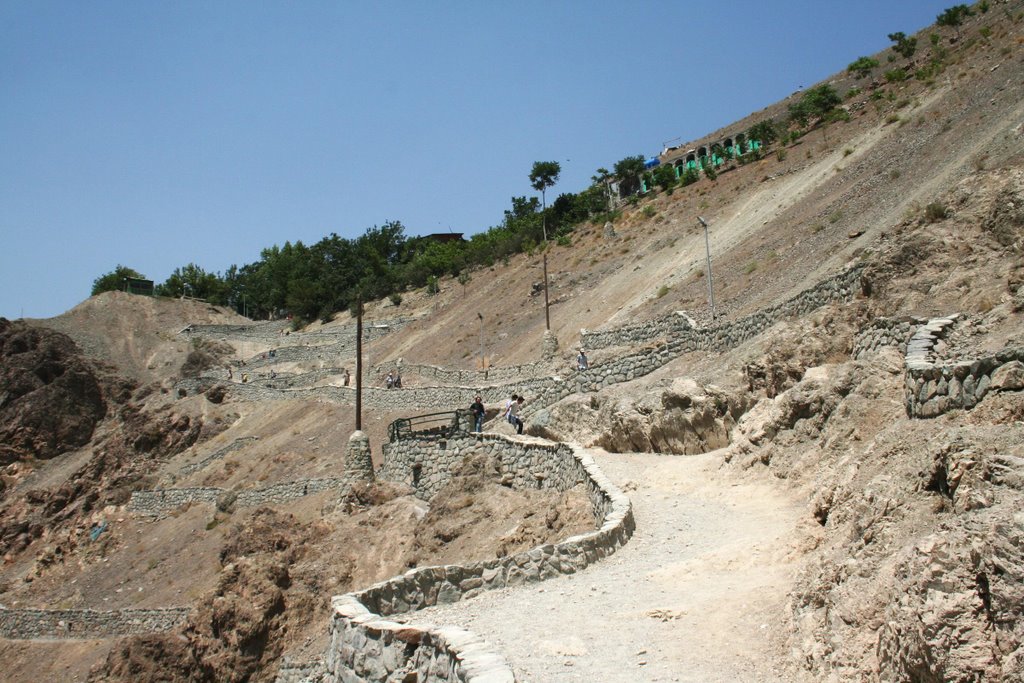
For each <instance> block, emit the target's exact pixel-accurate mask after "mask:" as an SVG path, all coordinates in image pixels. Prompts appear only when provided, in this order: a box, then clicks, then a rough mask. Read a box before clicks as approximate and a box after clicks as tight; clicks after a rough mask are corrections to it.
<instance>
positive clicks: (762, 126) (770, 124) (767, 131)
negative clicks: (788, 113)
mask: <svg viewBox="0 0 1024 683" xmlns="http://www.w3.org/2000/svg"><path fill="white" fill-rule="evenodd" d="M747 139H748V140H751V141H753V140H759V141H760V142H761V143H762V144H765V145H770V144H772V143H773V142H775V141H776V140H778V139H779V129H778V127H777V126H776V125H775V122H774V121H772V120H771V119H765V120H764V121H758V122H757V123H755V124H754V125H753V126H751V127H750V130H748V131H747Z"/></svg>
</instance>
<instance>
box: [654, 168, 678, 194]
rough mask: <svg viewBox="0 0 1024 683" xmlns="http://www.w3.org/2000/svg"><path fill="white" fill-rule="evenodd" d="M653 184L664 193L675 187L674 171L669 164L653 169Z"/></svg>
mask: <svg viewBox="0 0 1024 683" xmlns="http://www.w3.org/2000/svg"><path fill="white" fill-rule="evenodd" d="M654 182H655V184H656V185H657V186H658V187H660V188H661V189H662V190H665V191H666V192H667V191H668V190H670V189H671V188H673V187H675V184H676V171H675V169H674V168H672V166H670V165H669V164H663V165H661V166H658V168H656V169H654Z"/></svg>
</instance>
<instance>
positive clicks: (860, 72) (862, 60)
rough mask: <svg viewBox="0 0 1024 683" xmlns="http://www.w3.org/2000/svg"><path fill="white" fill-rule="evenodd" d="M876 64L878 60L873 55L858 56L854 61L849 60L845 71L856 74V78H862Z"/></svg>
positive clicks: (869, 73) (867, 74)
mask: <svg viewBox="0 0 1024 683" xmlns="http://www.w3.org/2000/svg"><path fill="white" fill-rule="evenodd" d="M876 66H878V60H877V59H875V58H874V57H858V58H857V59H856V60H855V61H853V62H850V65H849V66H847V67H846V71H847V72H849V73H851V74H856V75H857V78H864V77H866V76H870V75H871V70H872V69H874V68H875V67H876Z"/></svg>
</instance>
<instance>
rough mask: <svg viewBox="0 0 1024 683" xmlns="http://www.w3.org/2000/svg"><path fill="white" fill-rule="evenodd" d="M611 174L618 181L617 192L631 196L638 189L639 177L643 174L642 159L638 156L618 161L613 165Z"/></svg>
mask: <svg viewBox="0 0 1024 683" xmlns="http://www.w3.org/2000/svg"><path fill="white" fill-rule="evenodd" d="M613 172H614V174H615V178H616V179H618V181H619V192H620V193H621V194H624V195H629V194H633V193H634V192H636V191H637V190H638V189H640V176H641V175H643V172H644V158H643V156H642V155H639V154H638V155H636V156H633V157H626V158H625V159H620V160H619V161H617V162H616V163H615V167H614V169H613Z"/></svg>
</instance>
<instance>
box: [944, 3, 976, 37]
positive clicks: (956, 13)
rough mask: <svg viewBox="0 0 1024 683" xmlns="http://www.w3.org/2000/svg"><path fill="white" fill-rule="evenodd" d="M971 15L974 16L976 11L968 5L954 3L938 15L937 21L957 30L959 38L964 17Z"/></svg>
mask: <svg viewBox="0 0 1024 683" xmlns="http://www.w3.org/2000/svg"><path fill="white" fill-rule="evenodd" d="M970 16H974V11H973V10H972V9H971V8H970V7H968V6H967V5H953V6H952V7H950V8H948V9H946V10H944V11H943V12H942V14H940V15H939V16H937V17H936V18H935V23H936V24H937V25H939V26H948V27H949V28H952V29H954V30H955V31H956V35H957V38H959V37H960V25H961V24H962V23H964V19H966V18H967V17H970Z"/></svg>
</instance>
